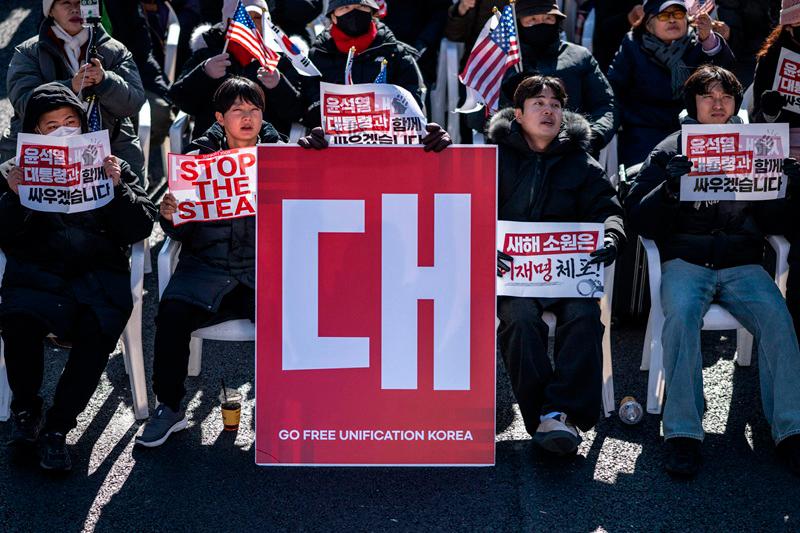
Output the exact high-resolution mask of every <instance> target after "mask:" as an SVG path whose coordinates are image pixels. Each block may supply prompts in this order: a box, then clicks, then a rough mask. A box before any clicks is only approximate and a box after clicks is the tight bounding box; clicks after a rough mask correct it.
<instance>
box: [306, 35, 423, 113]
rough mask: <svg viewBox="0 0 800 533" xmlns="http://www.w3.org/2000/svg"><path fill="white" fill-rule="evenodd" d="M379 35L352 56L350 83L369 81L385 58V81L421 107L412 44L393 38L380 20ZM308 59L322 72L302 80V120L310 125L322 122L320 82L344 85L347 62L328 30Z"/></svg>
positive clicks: (372, 78)
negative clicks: (351, 78)
mask: <svg viewBox="0 0 800 533" xmlns="http://www.w3.org/2000/svg"><path fill="white" fill-rule="evenodd" d="M376 24H377V26H378V34H377V35H376V36H375V40H373V41H372V44H371V45H370V47H369V48H368V49H366V50H364V51H363V52H362V53H360V54H358V55H356V56H355V58H354V60H353V70H352V74H353V83H372V82H373V81H375V78H376V77H377V76H378V74H380V71H381V64H382V62H383V60H384V59H386V60H387V61H388V64H387V65H386V75H387V82H388V83H390V84H392V85H398V86H400V87H402V88H404V89H406V90H407V91H408V92H410V93H411V95H412V96H413V97H414V99H416V101H417V103H419V105H420V107H421V108H423V107H424V103H423V100H424V96H425V84H424V83H423V81H422V75H421V74H420V72H419V68H417V61H416V58H417V51H416V50H415V49H414V48H412V47H411V46H409V45H407V44H405V43H403V42H400V41H398V40H397V39H395V37H394V34H393V33H392V31H391V30H390V29H389V28H388V27H387V26H386V25H385V24H383V23H382V22H376ZM308 57H309V59H311V61H312V62H313V63H314V64H315V65H316V66H317V68H318V69H319V71H320V72H321V73H322V78H317V77H314V78H305V79H303V80H302V92H303V103H304V105H305V109H306V111H305V119H304V121H303V123H304V124H305V125H306V126H307V127H309V128H313V127H316V126H319V125H320V123H321V117H320V111H319V106H320V103H319V98H320V90H319V82H320V81H324V82H328V83H339V84H344V69H345V64H346V63H347V54H343V53H342V52H340V51H339V49H338V48H336V43H334V41H333V37H331V34H330V31H325V32H323V33H321V34H320V35H319V36H318V37H317V39H316V41H314V44H313V46H312V47H311V51H310V52H309V54H308Z"/></svg>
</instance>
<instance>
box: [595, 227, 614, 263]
mask: <svg viewBox="0 0 800 533" xmlns="http://www.w3.org/2000/svg"><path fill="white" fill-rule="evenodd" d="M617 252H618V249H617V238H616V237H615V236H614V235H613V234H608V235H606V238H605V239H603V247H602V248H598V249H597V250H595V251H594V252H592V253H590V254H589V256H590V257H591V258H592V259H591V261H589V264H590V265H599V264H600V263H602V264H603V265H604V266H611V263H613V262H614V261H615V260H616V259H617Z"/></svg>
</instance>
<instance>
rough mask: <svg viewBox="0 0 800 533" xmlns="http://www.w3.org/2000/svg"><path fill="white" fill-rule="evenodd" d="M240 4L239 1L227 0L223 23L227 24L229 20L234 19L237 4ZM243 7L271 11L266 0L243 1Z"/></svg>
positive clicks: (223, 7) (224, 5)
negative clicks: (254, 7)
mask: <svg viewBox="0 0 800 533" xmlns="http://www.w3.org/2000/svg"><path fill="white" fill-rule="evenodd" d="M238 2H239V0H225V1H224V2H223V4H222V22H227V21H228V19H230V18H233V14H234V13H236V4H237V3H238ZM242 5H243V6H244V7H248V6H256V7H260V8H261V9H263V10H269V7H267V3H266V2H265V1H264V0H242Z"/></svg>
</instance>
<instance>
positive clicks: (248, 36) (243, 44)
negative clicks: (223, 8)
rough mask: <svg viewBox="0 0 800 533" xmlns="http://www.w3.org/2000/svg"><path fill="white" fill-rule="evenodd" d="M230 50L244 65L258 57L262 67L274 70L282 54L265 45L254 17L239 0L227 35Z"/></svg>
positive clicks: (229, 23)
mask: <svg viewBox="0 0 800 533" xmlns="http://www.w3.org/2000/svg"><path fill="white" fill-rule="evenodd" d="M225 39H226V40H227V42H228V43H227V47H228V51H229V52H230V53H231V54H233V55H234V57H236V60H237V61H239V63H241V64H242V65H248V64H250V62H251V61H252V60H253V59H256V60H257V61H258V62H259V63H260V64H261V66H262V67H264V68H265V69H267V70H268V71H270V72H272V71H273V70H275V67H276V66H278V61H279V60H280V56H278V54H277V53H275V52H274V51H272V50H269V49H268V48H267V47H265V46H264V39H262V38H261V34H260V33H259V31H258V28H256V25H255V23H254V22H253V19H252V18H250V15H249V14H248V13H247V10H246V9H245V8H244V6H243V5H242V2H241V0H239V2H238V4H237V5H236V11H235V12H234V14H233V18H232V19H231V20H230V21H229V22H228V33H227V34H226V35H225Z"/></svg>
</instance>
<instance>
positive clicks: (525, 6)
mask: <svg viewBox="0 0 800 533" xmlns="http://www.w3.org/2000/svg"><path fill="white" fill-rule="evenodd" d="M515 11H516V13H517V17H526V16H528V15H555V16H557V17H560V18H562V19H565V18H567V16H566V15H565V14H564V13H562V12H561V10H560V9H558V3H556V2H554V1H553V0H519V1H518V2H517V5H516V8H515Z"/></svg>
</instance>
